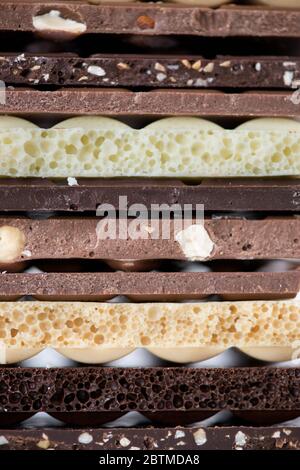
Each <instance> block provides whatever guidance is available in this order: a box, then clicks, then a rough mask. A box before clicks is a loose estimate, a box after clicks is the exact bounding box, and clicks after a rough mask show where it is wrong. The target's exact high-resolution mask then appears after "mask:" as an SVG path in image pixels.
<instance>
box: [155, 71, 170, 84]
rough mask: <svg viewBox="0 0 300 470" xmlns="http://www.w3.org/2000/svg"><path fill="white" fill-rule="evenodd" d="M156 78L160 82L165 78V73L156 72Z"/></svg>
mask: <svg viewBox="0 0 300 470" xmlns="http://www.w3.org/2000/svg"><path fill="white" fill-rule="evenodd" d="M156 78H157V80H158V81H159V82H162V81H163V80H165V79H166V78H167V75H166V74H165V73H158V74H157V75H156Z"/></svg>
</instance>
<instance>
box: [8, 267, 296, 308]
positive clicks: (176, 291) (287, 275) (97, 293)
mask: <svg viewBox="0 0 300 470" xmlns="http://www.w3.org/2000/svg"><path fill="white" fill-rule="evenodd" d="M299 291H300V271H299V270H297V271H296V270H295V271H290V272H282V273H273V272H257V273H245V272H243V273H241V272H240V273H237V272H235V273H229V272H227V273H221V272H216V273H203V272H192V273H181V272H173V273H164V272H162V273H159V272H155V273H142V272H141V273H122V272H115V273H107V272H106V273H80V274H79V273H47V274H46V273H44V274H33V273H30V274H26V273H24V274H23V273H20V274H13V273H4V274H1V276H0V300H17V299H18V298H21V297H23V296H26V295H29V296H33V297H35V298H36V299H39V300H82V301H88V300H94V301H95V300H108V299H111V298H113V297H115V296H118V295H123V296H127V297H128V298H129V299H131V300H133V301H161V302H163V301H168V302H169V301H178V300H188V299H202V298H205V297H209V296H211V295H219V296H221V297H222V298H224V299H230V300H251V299H255V300H271V299H272V300H275V299H286V298H293V297H296V295H297V294H298V292H299Z"/></svg>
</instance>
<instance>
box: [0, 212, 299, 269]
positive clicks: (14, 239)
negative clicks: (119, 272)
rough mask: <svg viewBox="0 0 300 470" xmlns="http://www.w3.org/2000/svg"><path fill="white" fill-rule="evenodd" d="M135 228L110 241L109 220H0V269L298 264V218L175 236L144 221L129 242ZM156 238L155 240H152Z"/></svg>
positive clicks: (242, 222)
mask: <svg viewBox="0 0 300 470" xmlns="http://www.w3.org/2000/svg"><path fill="white" fill-rule="evenodd" d="M101 221H102V222H104V224H102V222H101ZM118 222H120V221H117V223H118ZM131 222H132V220H131V219H128V220H127V221H125V222H122V223H123V226H124V224H125V226H126V227H127V229H126V233H127V236H126V237H124V235H122V236H119V231H118V230H117V228H116V231H115V232H112V233H111V235H110V238H107V233H106V231H105V230H106V229H105V227H106V223H107V220H106V219H103V218H102V219H101V218H100V217H90V218H88V217H80V218H49V219H46V220H38V219H32V220H30V219H28V218H16V217H11V218H1V219H0V231H1V232H0V233H1V239H0V242H1V243H2V245H1V257H0V264H1V267H2V269H9V270H13V269H15V266H14V265H18V263H22V262H26V261H32V260H39V259H40V260H41V259H42V260H43V259H60V260H62V259H89V260H92V259H94V260H99V259H102V260H106V261H107V262H108V263H110V264H114V267H117V269H122V267H123V269H129V270H131V269H134V268H136V266H135V265H134V261H139V260H151V261H153V260H159V259H175V260H187V259H188V260H198V261H200V260H201V261H204V260H206V261H208V260H213V259H214V260H217V259H241V260H247V259H249V260H253V259H299V258H300V243H299V233H300V218H298V217H267V218H265V219H258V220H255V219H246V218H243V217H225V216H224V217H213V218H209V219H206V220H205V223H204V226H203V225H202V224H198V228H196V232H193V234H192V232H190V231H189V228H191V225H189V228H188V229H187V230H188V232H186V229H184V228H183V230H181V231H177V230H178V229H177V230H176V224H175V222H174V220H172V219H171V220H167V221H166V223H167V225H164V228H163V226H162V221H161V220H160V221H159V220H158V221H157V227H158V229H157V230H156V228H155V227H153V225H151V226H150V225H149V224H150V221H147V220H144V221H140V227H139V234H140V235H139V237H136V238H134V237H131V236H129V231H130V230H129V227H130V223H131ZM152 222H153V221H152ZM185 222H186V223H187V220H186V221H185ZM113 223H114V222H113ZM117 223H116V225H114V226H115V227H117ZM154 223H155V221H154ZM191 223H192V221H191ZM99 224H100V226H99ZM102 225H103V227H104V228H103V232H102V229H101V227H102ZM186 227H187V225H186ZM123 228H124V227H123ZM166 229H167V230H169V229H170V231H169V233H166V232H165V230H166ZM192 230H193V229H192ZM154 232H155V233H156V234H157V237H156V236H154V235H153V234H154ZM122 233H123V232H122ZM150 233H151V236H150ZM163 233H165V235H166V236H165V237H164V236H162V234H163ZM141 234H144V236H143V237H142V236H141ZM114 235H115V236H114ZM190 236H192V237H193V242H191V240H190V238H189V237H190ZM202 237H204V238H202ZM8 240H9V246H8V245H7V243H8Z"/></svg>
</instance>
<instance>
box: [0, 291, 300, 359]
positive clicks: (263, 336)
mask: <svg viewBox="0 0 300 470" xmlns="http://www.w3.org/2000/svg"><path fill="white" fill-rule="evenodd" d="M0 314H1V317H0V334H1V348H0V352H1V356H0V363H2V364H6V363H8V364H9V363H16V362H20V361H22V360H24V359H26V358H28V357H31V356H34V355H35V354H37V353H38V352H39V351H41V350H42V349H44V348H46V347H52V348H55V349H57V350H58V351H59V352H60V353H61V354H63V355H64V356H66V357H68V358H70V359H73V360H75V361H78V362H81V363H87V364H100V363H106V362H110V361H113V360H116V359H119V358H121V357H123V356H126V355H127V354H129V353H131V352H132V351H134V350H135V349H136V348H147V349H148V350H149V351H150V352H151V353H152V354H154V355H155V356H157V357H160V358H161V359H164V360H167V361H172V362H175V363H192V362H198V361H202V360H206V359H209V358H210V357H213V356H215V355H217V354H220V353H221V352H223V351H226V350H227V349H228V348H230V347H236V348H239V349H240V350H241V351H242V352H244V353H245V354H248V355H250V356H252V357H254V358H256V359H260V360H265V361H269V362H282V361H289V360H291V359H297V357H298V356H299V339H300V327H299V318H300V301H299V300H285V301H283V300H280V301H279V300H277V301H243V302H202V303H200V302H194V303H167V302H164V303H109V302H108V303H100V302H99V303H92V302H58V301H54V302H40V301H27V302H0Z"/></svg>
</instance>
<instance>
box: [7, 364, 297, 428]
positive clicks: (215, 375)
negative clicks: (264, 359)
mask: <svg viewBox="0 0 300 470" xmlns="http://www.w3.org/2000/svg"><path fill="white" fill-rule="evenodd" d="M299 380H300V373H299V370H298V369H297V368H296V369H295V368H294V369H293V368H289V369H283V368H282V369H275V368H265V367H259V368H234V369H192V368H147V369H143V368H142V369H134V368H128V369H117V368H116V369H115V368H114V369H111V368H100V367H97V368H87V367H85V368H76V369H74V368H63V369H55V368H54V369H53V368H52V369H51V368H50V369H34V368H32V369H29V368H13V369H12V368H2V369H0V413H1V420H2V423H4V421H5V422H8V421H11V422H12V421H13V420H15V422H17V421H18V420H19V421H21V420H22V416H26V415H27V416H28V415H30V414H34V413H36V412H38V411H45V412H47V413H50V414H51V415H53V416H55V417H57V418H60V419H62V420H64V421H66V422H71V423H74V424H77V425H89V426H93V425H94V424H96V423H97V424H101V423H105V422H108V421H111V420H113V419H116V418H117V417H119V416H121V415H123V414H125V413H127V412H129V411H133V410H134V411H139V412H141V413H142V414H143V415H144V416H147V417H149V418H150V419H151V420H152V421H153V422H159V423H163V424H165V425H178V424H181V425H183V424H186V423H193V422H196V421H200V420H202V419H205V418H207V417H208V416H211V415H214V414H216V413H217V412H218V411H220V410H226V409H227V410H231V411H232V412H233V413H235V414H236V415H237V416H239V417H241V418H243V419H245V420H248V421H252V422H257V423H259V424H267V423H276V422H279V421H284V420H285V419H292V418H295V417H297V416H299V414H300V405H299ZM4 410H5V411H4ZM279 410H280V411H279ZM23 419H24V418H23Z"/></svg>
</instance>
